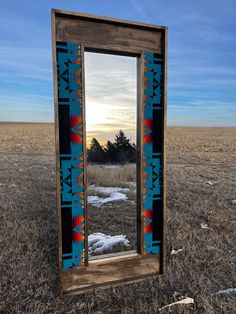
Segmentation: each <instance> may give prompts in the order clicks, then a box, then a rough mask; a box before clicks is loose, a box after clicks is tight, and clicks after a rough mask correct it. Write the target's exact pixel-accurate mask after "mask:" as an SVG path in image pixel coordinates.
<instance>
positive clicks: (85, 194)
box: [81, 44, 88, 266]
mask: <svg viewBox="0 0 236 314" xmlns="http://www.w3.org/2000/svg"><path fill="white" fill-rule="evenodd" d="M81 77H82V89H81V93H82V110H83V155H84V220H85V221H84V239H85V240H84V242H85V243H84V250H85V266H88V204H87V196H88V193H87V189H88V187H87V185H88V184H87V147H86V104H85V66H84V45H83V44H81Z"/></svg>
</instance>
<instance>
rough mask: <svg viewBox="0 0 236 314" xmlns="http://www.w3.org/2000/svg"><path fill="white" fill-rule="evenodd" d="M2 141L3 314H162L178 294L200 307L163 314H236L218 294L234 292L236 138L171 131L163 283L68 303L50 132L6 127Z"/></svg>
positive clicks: (228, 133)
mask: <svg viewBox="0 0 236 314" xmlns="http://www.w3.org/2000/svg"><path fill="white" fill-rule="evenodd" d="M0 134H1V135H0V136H1V137H0V143H1V144H0V145H1V148H0V154H1V159H0V163H1V166H0V169H1V172H0V183H1V186H0V197H1V201H0V207H1V210H0V217H1V224H0V235H1V237H0V260H1V268H0V278H1V280H0V291H1V293H0V312H1V313H86V314H87V313H96V314H98V313H124V314H131V313H135V314H136V313H159V311H158V309H159V308H160V307H162V306H164V305H166V304H169V303H171V302H174V301H176V300H178V294H176V293H175V292H179V294H180V295H182V296H189V297H192V298H194V301H195V303H194V305H176V306H173V307H171V308H169V309H168V308H167V309H164V310H163V311H162V312H161V313H164V314H165V313H210V314H211V313H212V314H213V313H214V314H215V313H220V314H221V313H234V312H235V295H233V294H230V295H217V294H216V292H217V291H218V290H220V289H224V288H229V287H236V278H235V264H236V252H235V243H236V235H235V225H236V223H235V221H236V218H235V206H236V205H235V204H233V203H232V200H234V199H236V195H235V190H236V183H235V166H236V165H235V160H236V154H235V136H236V129H223V128H219V129H212V128H209V129H203V128H170V129H169V130H168V135H169V138H168V148H169V151H168V167H167V179H168V187H167V205H168V208H169V214H168V217H169V219H168V249H167V257H168V270H167V272H166V274H165V275H163V276H159V277H157V278H153V279H149V280H145V281H144V282H142V283H139V284H133V285H126V286H122V287H117V288H111V289H105V290H102V291H94V292H93V293H86V294H83V295H80V296H73V297H67V298H65V299H63V300H60V299H59V297H58V275H57V232H56V223H55V222H56V213H55V208H56V194H55V158H54V142H53V128H52V126H50V127H48V125H45V126H44V125H40V126H39V125H37V126H36V127H35V126H32V125H8V126H7V127H6V125H0ZM42 134H44V135H43V136H42ZM16 144H20V145H21V146H18V148H17V149H16ZM22 146H24V147H26V149H23V147H22ZM19 169H23V170H24V171H19ZM208 181H213V182H215V184H214V185H213V186H211V185H209V184H208ZM115 217H116V215H115V214H113V215H112V216H111V217H110V218H109V219H111V220H112V219H115ZM201 223H206V224H208V226H209V228H211V230H209V229H202V228H201ZM180 248H182V249H183V251H182V252H180V253H179V254H177V255H170V252H171V250H172V249H180Z"/></svg>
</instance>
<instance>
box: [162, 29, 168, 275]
mask: <svg viewBox="0 0 236 314" xmlns="http://www.w3.org/2000/svg"><path fill="white" fill-rule="evenodd" d="M162 47H163V53H162V55H163V60H164V77H163V84H164V86H163V93H164V95H163V110H164V121H163V130H162V138H163V163H162V164H163V229H162V246H161V259H160V273H162V274H163V273H165V272H166V268H167V260H166V259H167V258H166V257H167V207H166V186H167V175H166V163H167V157H166V156H167V155H166V147H167V140H166V134H167V58H168V56H167V51H168V29H165V32H164V35H163V37H162Z"/></svg>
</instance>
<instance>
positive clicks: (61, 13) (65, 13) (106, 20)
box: [52, 9, 167, 30]
mask: <svg viewBox="0 0 236 314" xmlns="http://www.w3.org/2000/svg"><path fill="white" fill-rule="evenodd" d="M52 12H53V13H54V14H55V15H57V16H58V17H63V16H64V17H65V16H66V17H70V18H72V19H75V18H80V19H84V20H93V21H94V20H95V21H102V22H104V23H109V24H110V23H113V24H114V25H116V24H118V25H124V26H128V27H135V28H141V29H147V30H165V29H167V27H166V26H163V25H156V24H149V23H143V22H138V21H130V20H123V19H117V18H114V17H107V16H101V15H95V14H88V13H82V12H75V11H66V10H59V9H52Z"/></svg>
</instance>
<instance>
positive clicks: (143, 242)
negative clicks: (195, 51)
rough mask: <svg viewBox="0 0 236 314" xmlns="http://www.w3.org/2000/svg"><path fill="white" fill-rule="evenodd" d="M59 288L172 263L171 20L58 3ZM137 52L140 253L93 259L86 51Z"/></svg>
mask: <svg viewBox="0 0 236 314" xmlns="http://www.w3.org/2000/svg"><path fill="white" fill-rule="evenodd" d="M52 47H53V73H54V76H53V77H54V103H55V136H56V177H57V181H56V185H57V223H58V250H59V280H60V295H61V296H64V295H65V294H68V293H78V292H83V291H86V290H91V289H94V288H98V287H107V286H111V285H112V286H114V285H117V284H121V283H125V282H126V283H129V282H133V281H138V280H142V279H143V278H146V277H148V276H154V275H157V274H161V273H163V272H164V271H165V265H166V261H165V260H166V253H165V246H166V239H165V228H166V225H165V207H166V205H165V200H166V193H165V168H166V161H165V129H166V68H167V27H163V26H157V25H150V24H145V23H138V22H131V21H125V20H118V19H114V18H106V17H100V16H95V15H89V14H82V13H76V12H67V11H62V10H55V9H53V10H52ZM85 51H92V52H99V53H109V54H119V55H126V56H135V57H137V59H138V68H137V77H138V78H137V84H138V85H137V91H138V94H137V101H138V104H137V154H138V160H137V253H133V254H127V253H126V254H125V252H124V254H123V255H121V254H118V255H116V256H113V257H109V258H103V259H98V260H92V261H89V260H88V232H87V202H86V201H87V178H86V130H85V89H84V86H85V85H84V84H85V82H84V52H85Z"/></svg>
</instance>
